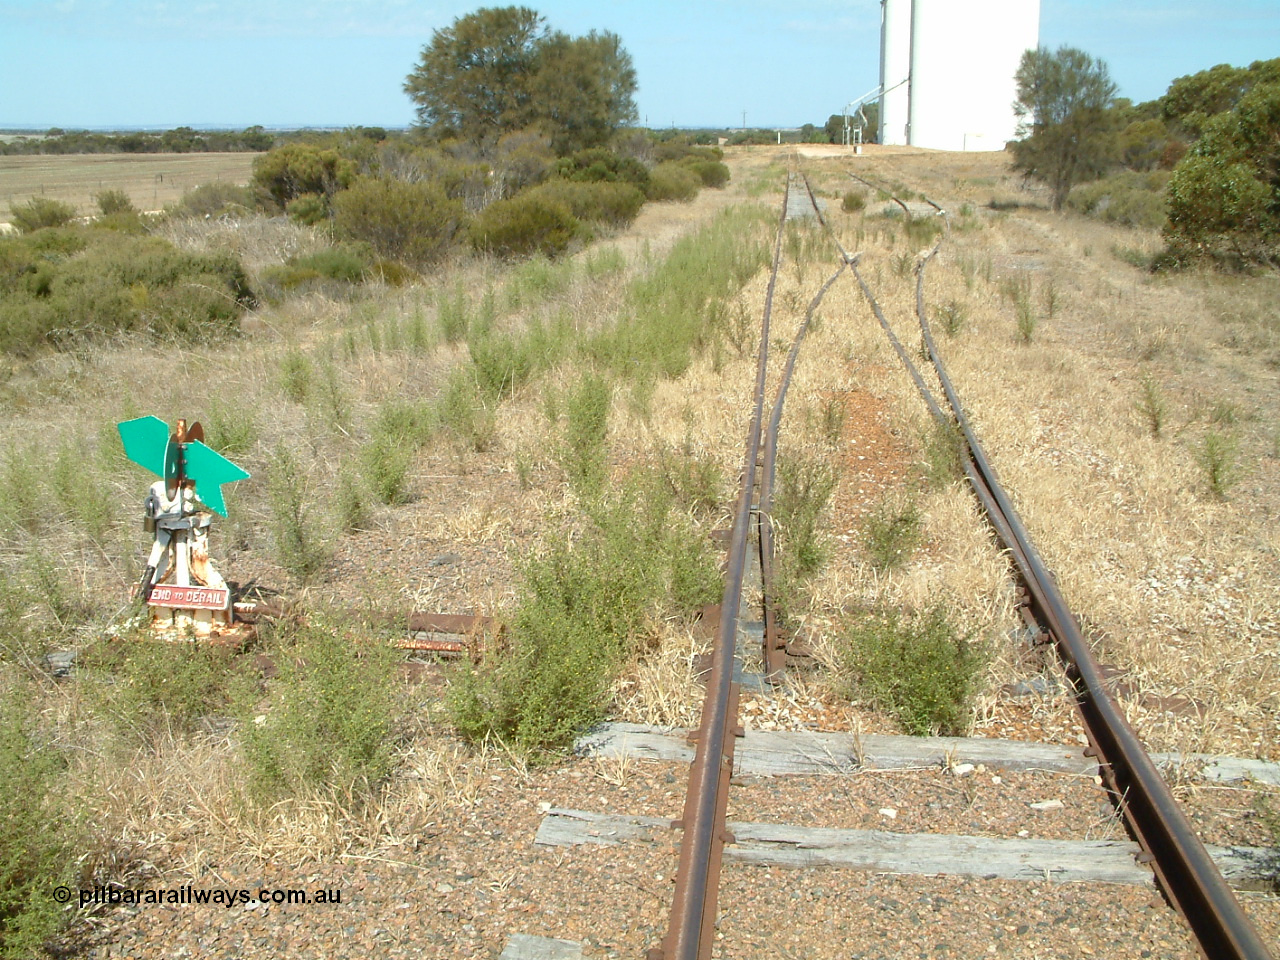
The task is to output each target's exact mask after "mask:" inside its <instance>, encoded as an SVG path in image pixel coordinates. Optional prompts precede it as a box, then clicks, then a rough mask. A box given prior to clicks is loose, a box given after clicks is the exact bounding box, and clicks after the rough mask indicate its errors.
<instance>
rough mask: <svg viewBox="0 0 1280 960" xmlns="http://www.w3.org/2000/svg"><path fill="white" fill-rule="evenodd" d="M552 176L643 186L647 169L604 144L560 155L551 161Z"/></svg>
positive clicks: (578, 180)
mask: <svg viewBox="0 0 1280 960" xmlns="http://www.w3.org/2000/svg"><path fill="white" fill-rule="evenodd" d="M555 173H556V176H558V177H560V178H561V179H563V180H573V181H577V182H588V183H589V182H607V183H614V182H619V181H620V182H623V183H633V184H635V185H637V186H639V187H643V186H644V185H645V184H646V183H648V182H649V169H648V168H647V167H646V166H645V165H644V164H643V163H641V162H640V161H639V160H636V159H634V158H633V157H621V156H619V155H618V154H616V153H614V152H613V151H612V150H609V149H607V148H605V147H591V148H589V149H587V150H579V151H578V152H577V153H574V154H572V155H570V156H567V157H561V158H560V159H559V160H557V161H556V164H555Z"/></svg>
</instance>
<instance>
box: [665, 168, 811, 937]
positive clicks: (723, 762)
mask: <svg viewBox="0 0 1280 960" xmlns="http://www.w3.org/2000/svg"><path fill="white" fill-rule="evenodd" d="M790 192H791V187H790V183H789V182H788V185H787V190H786V192H785V193H784V196H783V204H782V213H781V215H780V217H779V220H778V232H777V237H776V239H775V240H774V247H773V265H772V269H771V272H770V275H769V286H768V289H767V291H766V293H765V304H764V316H763V319H762V321H761V332H760V349H759V353H758V359H757V368H756V385H755V399H754V406H753V411H752V416H751V426H750V428H749V430H748V433H747V445H746V454H745V456H744V458H743V463H742V486H741V488H740V490H739V493H738V504H737V508H736V510H735V513H734V522H733V534H732V538H731V539H730V542H729V555H728V564H727V569H726V572H725V590H724V598H723V600H722V601H721V605H720V621H719V624H718V626H717V630H716V639H715V646H714V648H713V649H712V653H711V670H710V674H709V675H708V678H707V693H706V698H705V699H704V701H703V706H702V719H701V722H700V723H699V726H698V731H697V733H696V734H695V739H696V748H695V751H694V758H693V762H692V765H691V766H690V768H689V786H688V789H687V791H686V793H685V804H684V811H683V816H682V818H681V820H680V821H679V822H678V823H676V824H673V826H680V827H683V828H684V836H683V838H682V839H681V843H680V860H679V865H678V867H677V871H676V883H675V892H674V893H673V895H672V905H671V915H670V920H669V922H668V927H667V935H666V936H665V937H664V938H663V940H662V944H661V946H660V947H658V948H655V949H654V950H651V951H649V956H650V958H651V960H705V958H707V957H710V956H711V945H712V940H713V937H714V934H715V920H716V909H717V904H718V901H719V878H720V863H721V857H722V852H723V849H724V845H725V843H726V842H732V837H730V836H728V834H727V833H726V829H725V811H726V809H727V805H728V788H729V777H730V775H731V774H732V772H733V749H734V738H735V737H736V736H737V734H738V732H739V731H738V724H737V703H738V685H737V684H736V683H734V682H733V662H734V647H735V645H736V641H737V632H738V608H739V606H740V604H741V603H742V580H743V573H744V571H745V568H746V557H747V539H748V536H749V534H750V529H751V506H752V497H753V494H754V489H755V477H756V465H757V461H758V460H759V456H760V440H761V432H762V430H761V428H762V421H763V419H764V395H765V379H766V374H767V371H768V363H769V320H770V314H771V312H772V309H773V294H774V288H775V287H776V285H777V279H778V267H779V264H780V262H781V259H782V235H783V229H784V227H785V225H786V217H787V198H788V197H789V196H790ZM731 721H732V722H731Z"/></svg>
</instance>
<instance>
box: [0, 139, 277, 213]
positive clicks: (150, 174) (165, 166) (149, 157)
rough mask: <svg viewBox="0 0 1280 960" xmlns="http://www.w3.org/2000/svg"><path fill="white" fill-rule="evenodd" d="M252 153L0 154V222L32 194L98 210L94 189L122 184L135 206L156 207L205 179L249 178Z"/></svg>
mask: <svg viewBox="0 0 1280 960" xmlns="http://www.w3.org/2000/svg"><path fill="white" fill-rule="evenodd" d="M258 156H260V154H257V153H168V154H133V155H130V154H77V155H68V156H20V157H0V223H8V222H9V210H10V208H11V207H13V206H14V205H15V204H23V203H26V202H27V201H28V200H30V199H31V198H32V197H47V198H48V199H50V200H61V201H62V202H63V203H69V204H71V205H72V206H73V207H75V208H76V210H77V211H78V212H79V214H80V215H81V216H90V215H92V214H96V213H97V212H98V204H97V201H96V200H95V199H94V197H95V195H97V194H99V193H101V192H102V191H104V190H123V191H124V192H125V193H126V194H128V196H129V199H130V200H132V201H133V204H134V206H136V207H137V208H138V209H139V210H160V209H163V208H164V206H165V205H166V204H170V203H174V202H176V201H178V200H180V199H181V198H182V195H183V194H184V193H186V192H187V191H188V190H190V189H192V188H193V187H198V186H200V185H201V184H205V183H217V182H223V183H233V184H237V185H242V184H245V183H248V182H249V178H250V176H252V174H253V160H254V158H255V157H258Z"/></svg>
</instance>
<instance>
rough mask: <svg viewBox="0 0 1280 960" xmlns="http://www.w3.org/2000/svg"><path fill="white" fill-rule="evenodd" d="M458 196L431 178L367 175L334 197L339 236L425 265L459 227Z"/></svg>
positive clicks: (439, 254) (447, 244)
mask: <svg viewBox="0 0 1280 960" xmlns="http://www.w3.org/2000/svg"><path fill="white" fill-rule="evenodd" d="M465 220H466V214H465V212H464V210H463V208H462V203H461V201H458V200H451V199H450V198H449V197H448V196H447V195H446V194H445V191H444V189H443V188H442V187H441V186H439V185H438V184H435V183H405V182H403V181H400V180H386V179H375V178H372V177H366V178H363V179H361V180H358V181H356V182H355V183H354V184H353V185H352V186H351V188H350V189H348V190H344V191H342V193H340V194H338V195H337V196H336V197H335V198H334V200H333V225H334V229H335V230H336V231H337V232H338V234H339V236H343V237H348V238H350V239H353V240H363V241H365V242H366V243H368V244H369V245H370V246H372V247H373V249H374V250H376V251H377V252H378V253H379V254H381V255H382V256H384V257H390V258H392V259H395V260H403V261H405V262H407V263H410V264H417V265H425V264H429V263H434V262H435V261H437V260H439V259H440V258H441V257H443V256H444V255H445V254H447V253H448V252H449V250H450V249H451V248H452V246H453V242H454V239H455V238H456V237H457V236H458V234H459V233H460V232H461V230H462V229H463V224H464V223H465Z"/></svg>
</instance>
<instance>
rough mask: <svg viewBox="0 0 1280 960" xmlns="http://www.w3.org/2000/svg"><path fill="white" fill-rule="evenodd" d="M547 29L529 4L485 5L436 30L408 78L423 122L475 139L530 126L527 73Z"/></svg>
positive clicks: (442, 132)
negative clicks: (513, 5)
mask: <svg viewBox="0 0 1280 960" xmlns="http://www.w3.org/2000/svg"><path fill="white" fill-rule="evenodd" d="M545 36H546V27H545V24H544V22H543V19H542V16H541V15H540V14H538V13H536V12H534V11H533V10H530V9H529V8H528V7H485V8H483V9H480V10H477V11H476V12H475V13H470V14H467V16H465V17H459V18H458V19H457V20H455V21H454V22H453V26H451V27H446V28H445V29H443V30H437V31H436V32H435V33H434V34H432V37H431V44H430V45H429V46H426V47H424V48H423V50H422V59H421V60H420V61H419V63H418V66H417V68H416V69H415V70H414V71H413V72H412V73H411V74H409V76H408V77H407V78H406V79H405V83H404V91H405V93H407V94H408V95H409V99H411V100H412V101H413V102H414V103H415V104H417V108H416V109H417V113H418V122H419V123H421V124H422V125H423V126H425V127H429V128H431V130H432V131H433V132H435V133H436V134H437V135H449V134H452V135H454V136H458V137H461V138H462V139H464V140H469V141H471V142H473V143H477V144H481V143H485V142H487V141H490V140H496V139H497V138H498V136H500V135H501V134H503V133H506V132H509V131H511V130H517V129H519V128H520V127H523V126H526V125H527V124H528V123H529V121H530V119H532V111H531V109H530V101H531V94H530V91H529V87H528V78H529V76H530V75H531V74H532V73H533V70H534V65H535V63H536V62H537V58H538V46H539V44H540V43H541V41H542V40H543V39H544V38H545Z"/></svg>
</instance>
